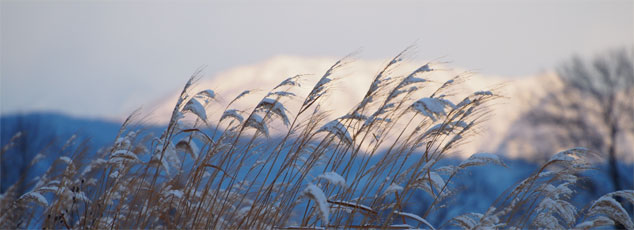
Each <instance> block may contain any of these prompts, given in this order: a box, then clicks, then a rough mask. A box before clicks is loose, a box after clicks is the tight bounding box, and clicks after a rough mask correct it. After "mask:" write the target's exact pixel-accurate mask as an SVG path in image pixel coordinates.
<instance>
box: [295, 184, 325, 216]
mask: <svg viewBox="0 0 634 230" xmlns="http://www.w3.org/2000/svg"><path fill="white" fill-rule="evenodd" d="M301 196H303V197H307V198H308V199H311V200H313V201H314V202H315V204H316V205H317V209H318V211H319V217H320V218H321V221H322V224H323V225H324V226H326V225H328V215H329V209H330V207H329V206H328V199H326V195H325V194H324V192H323V191H321V189H320V188H319V187H317V186H315V185H314V184H308V186H307V187H306V188H305V189H304V191H302V193H301Z"/></svg>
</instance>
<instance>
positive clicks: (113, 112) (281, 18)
mask: <svg viewBox="0 0 634 230" xmlns="http://www.w3.org/2000/svg"><path fill="white" fill-rule="evenodd" d="M0 8H1V9H0V26H1V28H0V35H1V37H0V39H1V40H0V55H1V56H0V90H1V92H0V112H1V113H2V114H7V113H15V112H32V111H57V112H63V113H67V114H71V115H75V116H89V117H107V118H118V117H123V116H126V115H127V114H129V113H130V112H131V111H133V110H134V109H136V108H138V107H139V106H142V105H144V104H145V103H148V102H152V101H155V100H156V99H157V98H161V97H163V96H165V95H167V94H169V93H171V92H174V91H175V90H177V89H179V88H181V87H182V85H183V84H184V82H185V81H186V80H187V78H188V76H189V75H190V74H191V73H192V72H194V71H195V70H196V69H197V68H198V67H200V66H203V65H206V66H207V68H206V71H205V73H206V74H205V75H206V76H207V77H213V75H214V73H217V72H220V71H223V70H227V69H229V68H232V67H237V66H242V65H249V64H253V63H257V62H261V61H264V60H266V59H268V58H271V57H274V56H277V55H298V56H326V57H341V56H344V55H346V54H348V53H350V52H354V51H357V50H359V49H361V53H360V54H359V55H358V58H363V59H386V58H389V57H391V56H393V55H394V54H396V53H398V52H399V51H401V50H402V49H403V48H405V47H407V46H409V45H411V44H416V45H417V48H416V51H417V56H416V58H417V59H420V60H428V59H437V58H441V60H444V61H450V62H451V65H452V66H455V67H459V68H464V69H469V70H475V71H477V72H480V73H483V74H492V75H502V76H509V77H519V76H527V75H534V74H539V73H541V72H543V71H547V70H550V69H552V68H554V67H556V66H557V65H558V64H559V63H561V62H562V61H565V60H566V59H568V58H569V57H570V56H572V55H573V54H579V55H583V56H590V55H592V54H595V53H598V52H601V51H604V50H606V49H611V48H616V47H621V46H630V47H631V46H632V43H633V41H634V1H606V0H597V1H520V0H513V1H385V2H378V1H369V2H367V1H345V2H340V1H274V2H263V1H224V2H193V1H186V2H183V1H174V2H170V1H162V2H154V1H152V2H150V1H132V2H129V1H125V2H124V1H41V2H39V1H5V0H1V3H0ZM236 80H239V79H236Z"/></svg>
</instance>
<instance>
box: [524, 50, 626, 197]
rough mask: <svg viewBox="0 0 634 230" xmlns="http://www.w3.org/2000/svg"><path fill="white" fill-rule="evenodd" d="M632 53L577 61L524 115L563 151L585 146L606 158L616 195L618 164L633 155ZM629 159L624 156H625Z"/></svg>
mask: <svg viewBox="0 0 634 230" xmlns="http://www.w3.org/2000/svg"><path fill="white" fill-rule="evenodd" d="M633 54H634V50H632V49H620V50H613V51H610V52H607V53H604V54H602V55H598V56H596V57H595V58H594V59H592V60H585V59H581V58H579V57H575V58H573V59H572V60H571V61H569V62H567V63H565V64H563V65H562V66H561V67H560V68H559V69H558V74H557V78H556V80H555V82H551V83H549V85H547V86H546V87H547V88H548V90H547V92H548V94H547V95H546V96H545V97H544V98H543V99H542V100H541V102H540V103H539V104H538V106H536V108H535V109H533V110H531V112H530V113H529V114H527V116H526V117H527V119H525V120H527V121H529V123H530V124H531V125H532V126H533V127H534V128H536V129H538V128H539V127H542V128H543V129H545V130H547V131H546V132H542V134H544V133H545V134H547V136H546V137H542V139H543V138H552V139H551V142H554V143H557V144H558V145H560V146H553V147H554V148H561V147H567V146H584V147H588V148H589V149H591V150H594V151H597V152H599V153H602V154H605V156H606V159H607V160H608V165H609V175H610V178H611V180H612V183H613V185H614V190H620V189H622V188H623V186H624V185H622V184H621V181H622V180H621V175H620V173H619V170H618V165H617V159H619V158H620V157H624V156H628V155H629V156H631V155H632V154H634V151H633V150H632V140H631V138H632V137H633V136H634V69H633V64H632V62H633V61H634V60H633V56H634V55H633ZM626 154H627V155H626Z"/></svg>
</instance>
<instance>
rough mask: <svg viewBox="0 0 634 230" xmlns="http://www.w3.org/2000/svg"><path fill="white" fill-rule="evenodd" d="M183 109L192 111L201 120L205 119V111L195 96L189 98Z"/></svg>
mask: <svg viewBox="0 0 634 230" xmlns="http://www.w3.org/2000/svg"><path fill="white" fill-rule="evenodd" d="M183 111H189V112H192V113H193V114H196V116H198V117H199V118H200V119H202V120H203V121H207V112H206V111H205V107H204V106H203V105H202V104H201V103H200V102H199V101H198V100H196V99H195V98H192V99H190V100H189V101H188V102H187V104H185V107H184V108H183Z"/></svg>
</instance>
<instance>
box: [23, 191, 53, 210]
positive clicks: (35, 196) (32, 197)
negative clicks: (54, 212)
mask: <svg viewBox="0 0 634 230" xmlns="http://www.w3.org/2000/svg"><path fill="white" fill-rule="evenodd" d="M20 200H29V201H33V202H35V203H37V204H39V205H40V206H42V207H47V206H48V201H47V200H46V197H44V196H43V195H42V194H40V193H39V192H28V193H26V194H24V195H22V196H20Z"/></svg>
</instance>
